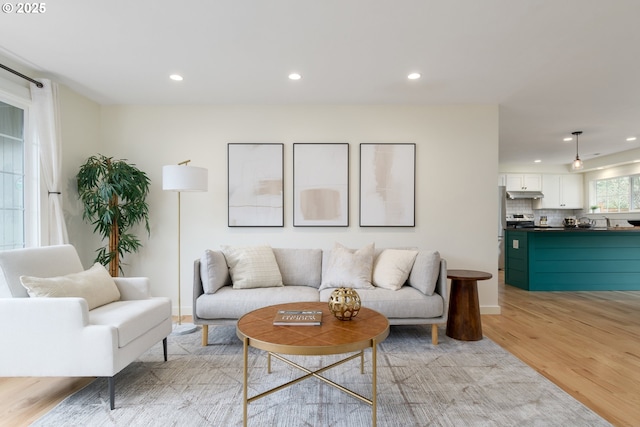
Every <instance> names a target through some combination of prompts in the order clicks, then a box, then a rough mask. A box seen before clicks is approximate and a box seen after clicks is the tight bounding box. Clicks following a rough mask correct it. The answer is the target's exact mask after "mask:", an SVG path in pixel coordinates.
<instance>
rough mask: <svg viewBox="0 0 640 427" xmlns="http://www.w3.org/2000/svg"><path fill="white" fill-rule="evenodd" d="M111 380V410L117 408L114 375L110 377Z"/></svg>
mask: <svg viewBox="0 0 640 427" xmlns="http://www.w3.org/2000/svg"><path fill="white" fill-rule="evenodd" d="M107 380H108V381H109V401H110V403H111V410H112V411H113V410H114V409H115V408H116V381H115V379H114V378H113V377H108V378H107Z"/></svg>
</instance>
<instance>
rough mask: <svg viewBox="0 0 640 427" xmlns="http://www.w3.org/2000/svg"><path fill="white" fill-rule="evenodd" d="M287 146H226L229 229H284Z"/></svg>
mask: <svg viewBox="0 0 640 427" xmlns="http://www.w3.org/2000/svg"><path fill="white" fill-rule="evenodd" d="M283 162H284V145H283V144H235V143H230V144H228V145H227V169H228V172H227V173H228V203H229V213H228V216H229V218H228V225H229V227H284V190H283V189H284V185H283V184H284V183H283V181H284V179H283V171H284V169H283Z"/></svg>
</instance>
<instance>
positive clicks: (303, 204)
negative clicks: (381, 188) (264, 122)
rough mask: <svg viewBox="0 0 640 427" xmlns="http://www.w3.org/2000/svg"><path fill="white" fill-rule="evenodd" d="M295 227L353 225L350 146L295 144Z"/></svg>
mask: <svg viewBox="0 0 640 427" xmlns="http://www.w3.org/2000/svg"><path fill="white" fill-rule="evenodd" d="M293 205H294V211H293V225H294V226H309V227H313V226H315V227H322V226H333V227H347V226H348V225H349V144H348V143H295V144H293Z"/></svg>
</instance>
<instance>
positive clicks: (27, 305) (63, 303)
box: [0, 245, 172, 409]
mask: <svg viewBox="0 0 640 427" xmlns="http://www.w3.org/2000/svg"><path fill="white" fill-rule="evenodd" d="M83 270H84V269H83V267H82V264H81V262H80V258H79V257H78V254H77V252H76V250H75V248H74V247H73V246H71V245H60V246H48V247H41V248H28V249H17V250H12V251H3V252H2V251H0V337H1V339H0V376H2V377H22V376H27V377H32V376H67V377H93V376H96V377H107V378H108V383H109V397H110V404H111V409H114V407H115V382H114V375H116V374H117V373H118V372H120V371H121V370H122V369H123V368H125V367H126V366H127V365H129V364H130V363H131V362H133V361H134V360H135V359H137V358H138V357H139V356H140V355H141V354H142V353H144V352H145V351H147V350H148V349H149V348H150V347H152V346H153V345H155V344H156V343H157V342H159V341H160V340H162V342H163V347H164V360H165V361H166V360H167V336H168V335H169V334H170V333H171V328H172V321H171V302H170V300H169V299H168V298H164V297H151V294H150V286H149V281H148V279H147V278H142V277H139V278H114V281H115V283H116V286H117V288H118V291H119V293H120V299H119V300H118V301H114V302H111V303H108V304H105V305H102V306H100V307H97V308H94V309H92V310H89V306H88V304H87V300H85V299H84V298H77V297H64V298H31V297H29V294H28V293H27V290H26V289H25V287H24V286H23V285H22V284H21V282H20V276H22V275H27V276H34V277H41V278H51V277H59V276H67V275H69V274H73V273H80V272H82V271H83Z"/></svg>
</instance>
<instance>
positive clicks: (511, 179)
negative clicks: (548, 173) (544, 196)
mask: <svg viewBox="0 0 640 427" xmlns="http://www.w3.org/2000/svg"><path fill="white" fill-rule="evenodd" d="M506 185H507V191H542V176H541V175H539V174H511V173H509V174H507V175H506Z"/></svg>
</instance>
